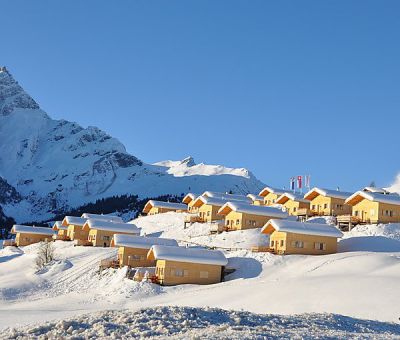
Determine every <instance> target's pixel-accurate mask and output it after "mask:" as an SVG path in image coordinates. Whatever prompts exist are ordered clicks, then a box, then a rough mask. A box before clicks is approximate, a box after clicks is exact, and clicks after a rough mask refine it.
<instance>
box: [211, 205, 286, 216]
mask: <svg viewBox="0 0 400 340" xmlns="http://www.w3.org/2000/svg"><path fill="white" fill-rule="evenodd" d="M230 211H236V212H239V213H245V214H251V215H259V216H269V217H276V218H286V217H288V214H287V213H286V212H283V211H282V210H280V209H277V208H272V207H267V206H264V205H252V204H245V203H240V202H227V203H225V204H224V205H223V206H222V207H221V208H220V209H219V210H218V214H219V215H226V214H228V213H229V212H230Z"/></svg>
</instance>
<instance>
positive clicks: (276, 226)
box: [261, 219, 343, 237]
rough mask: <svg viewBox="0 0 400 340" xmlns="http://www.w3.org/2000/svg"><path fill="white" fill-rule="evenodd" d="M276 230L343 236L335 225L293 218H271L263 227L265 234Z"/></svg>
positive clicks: (262, 230)
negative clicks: (294, 219) (293, 219)
mask: <svg viewBox="0 0 400 340" xmlns="http://www.w3.org/2000/svg"><path fill="white" fill-rule="evenodd" d="M274 230H276V231H282V232H287V233H294V234H305V235H318V236H329V237H342V236H343V233H342V232H341V231H340V230H339V229H337V228H336V227H335V226H334V225H331V224H323V223H311V222H297V221H292V220H276V219H272V220H269V221H268V222H267V223H266V224H265V226H264V227H263V228H262V229H261V233H263V234H271V233H272V232H273V231H274Z"/></svg>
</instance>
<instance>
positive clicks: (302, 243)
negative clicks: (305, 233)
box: [294, 241, 304, 248]
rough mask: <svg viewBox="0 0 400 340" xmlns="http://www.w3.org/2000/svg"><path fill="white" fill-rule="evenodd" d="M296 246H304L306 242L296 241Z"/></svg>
mask: <svg viewBox="0 0 400 340" xmlns="http://www.w3.org/2000/svg"><path fill="white" fill-rule="evenodd" d="M294 247H295V248H304V242H303V241H295V242H294Z"/></svg>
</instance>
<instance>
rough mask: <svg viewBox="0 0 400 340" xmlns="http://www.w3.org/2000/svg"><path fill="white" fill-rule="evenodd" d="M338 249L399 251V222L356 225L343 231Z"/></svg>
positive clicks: (344, 250)
mask: <svg viewBox="0 0 400 340" xmlns="http://www.w3.org/2000/svg"><path fill="white" fill-rule="evenodd" d="M339 251H341V252H349V251H372V252H400V223H389V224H378V225H374V224H367V225H358V226H356V227H355V228H353V229H352V230H351V231H350V232H347V233H345V236H344V237H343V239H342V240H341V241H340V242H339Z"/></svg>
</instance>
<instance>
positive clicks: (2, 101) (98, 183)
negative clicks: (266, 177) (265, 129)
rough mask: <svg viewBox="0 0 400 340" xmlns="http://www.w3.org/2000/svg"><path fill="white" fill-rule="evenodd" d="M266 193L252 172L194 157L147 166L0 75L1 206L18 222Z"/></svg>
mask: <svg viewBox="0 0 400 340" xmlns="http://www.w3.org/2000/svg"><path fill="white" fill-rule="evenodd" d="M262 186H263V184H262V183H261V182H260V181H259V180H257V179H256V178H255V177H254V175H252V173H251V172H249V171H248V170H246V169H232V168H227V167H223V166H220V165H216V166H214V165H205V164H198V165H196V164H195V162H194V160H193V158H191V157H188V158H186V159H184V160H182V161H177V162H175V161H164V162H159V163H155V164H146V163H144V162H143V161H141V160H139V159H138V158H136V157H135V156H133V155H130V154H129V153H127V151H126V149H125V147H124V145H123V144H121V143H120V142H119V141H118V140H117V139H116V138H113V137H111V136H109V135H108V134H107V133H105V132H104V131H102V130H100V129H98V128H96V127H88V128H86V129H85V128H83V127H81V126H80V125H79V124H77V123H74V122H69V121H66V120H54V119H51V118H50V117H49V116H48V115H47V114H46V113H45V112H44V111H43V110H41V109H40V106H39V105H38V104H37V103H36V102H35V100H34V99H32V98H31V97H30V96H29V94H27V93H26V92H25V91H24V89H23V88H22V87H21V86H20V85H19V84H18V83H17V82H16V81H15V80H14V78H13V77H12V75H11V74H10V72H9V71H8V70H7V69H6V68H4V67H2V68H0V204H1V206H2V208H3V210H4V212H5V214H6V215H8V216H12V217H14V218H16V220H18V221H24V220H40V219H46V218H51V217H52V216H53V213H54V212H55V211H56V210H58V211H60V210H61V211H63V210H65V211H66V210H68V209H70V208H71V207H78V206H80V205H82V204H85V203H88V202H94V201H95V200H96V199H99V198H105V197H111V196H114V195H121V194H132V195H138V196H139V197H141V198H145V197H152V196H153V197H154V196H159V195H164V194H181V193H184V192H187V191H193V192H202V191H204V190H206V189H208V190H216V191H229V190H232V191H233V192H235V193H248V192H257V191H259V190H260V189H261V187H262Z"/></svg>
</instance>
